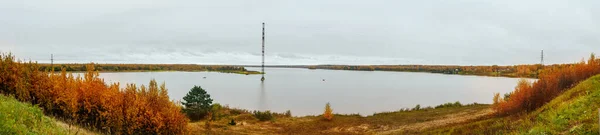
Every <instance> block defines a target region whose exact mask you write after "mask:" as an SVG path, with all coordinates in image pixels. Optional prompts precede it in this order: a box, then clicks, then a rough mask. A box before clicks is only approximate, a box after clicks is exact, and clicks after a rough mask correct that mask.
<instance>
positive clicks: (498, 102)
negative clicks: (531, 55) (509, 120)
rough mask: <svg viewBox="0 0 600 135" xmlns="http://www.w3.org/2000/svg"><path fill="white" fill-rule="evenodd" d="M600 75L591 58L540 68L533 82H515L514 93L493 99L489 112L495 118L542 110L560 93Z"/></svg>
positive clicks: (596, 64)
mask: <svg viewBox="0 0 600 135" xmlns="http://www.w3.org/2000/svg"><path fill="white" fill-rule="evenodd" d="M599 73H600V61H599V60H598V59H596V58H595V56H594V54H592V55H591V56H590V58H589V60H588V61H587V62H586V61H583V60H582V61H581V62H579V63H576V64H563V65H554V66H552V67H549V68H544V69H543V70H542V71H541V73H540V74H539V78H538V80H537V81H535V82H529V81H527V80H525V79H521V80H519V82H518V84H517V86H516V87H515V90H514V91H513V92H511V93H509V94H507V95H505V96H504V98H502V97H500V94H499V93H496V94H495V95H494V99H493V100H494V105H493V109H494V110H496V112H497V114H498V115H509V114H515V113H519V112H523V111H525V112H527V111H533V110H535V109H537V108H538V107H541V106H543V105H544V104H546V103H547V102H549V101H550V100H552V99H554V97H556V96H558V95H560V94H561V93H562V92H563V91H565V90H567V89H569V88H571V87H573V86H575V85H576V84H578V83H579V82H580V81H583V80H585V79H587V78H589V77H591V76H593V75H596V74H599Z"/></svg>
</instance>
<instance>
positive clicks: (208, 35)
mask: <svg viewBox="0 0 600 135" xmlns="http://www.w3.org/2000/svg"><path fill="white" fill-rule="evenodd" d="M599 4H600V2H598V1H594V0H582V1H563V0H543V1H542V0H532V1H520V0H504V1H493V0H454V1H444V0H424V1H391V0H377V1H359V0H343V1H342V0H339V1H338V0H336V1H314V0H306V1H287V0H260V1H244V0H229V1H147V0H131V1H116V0H106V1H76V0H64V1H43V0H33V1H9V0H0V29H1V30H2V31H0V51H11V52H14V53H15V54H16V55H17V56H18V57H20V58H24V59H33V60H38V61H47V59H48V56H49V54H51V53H52V54H56V55H57V56H65V57H69V60H70V61H72V62H89V61H106V62H129V61H130V62H135V63H156V62H159V63H206V64H215V63H221V64H259V63H260V42H261V41H260V33H261V32H260V29H261V28H260V23H261V22H266V23H267V28H266V29H267V42H266V46H267V48H266V50H267V60H268V64H307V63H310V64H313V63H314V64H411V63H416V64H419V63H420V64H461V65H481V64H500V65H506V64H523V63H537V62H539V51H540V50H542V49H543V50H545V52H547V57H546V58H547V59H546V63H566V62H575V61H578V60H579V59H581V58H582V57H587V56H588V55H589V53H591V52H597V51H598V50H600V45H599V44H600V39H598V38H596V37H599V36H600V31H599V30H600V29H599V28H600V27H599V24H598V23H597V22H598V17H599V14H598V13H600V9H597V8H595V7H594V6H595V5H599Z"/></svg>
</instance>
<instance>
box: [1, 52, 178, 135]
mask: <svg viewBox="0 0 600 135" xmlns="http://www.w3.org/2000/svg"><path fill="white" fill-rule="evenodd" d="M39 69H40V67H39V66H38V65H37V63H32V62H28V63H23V62H20V61H17V62H15V60H14V56H12V54H2V55H0V93H2V94H6V95H14V96H15V97H16V98H17V99H19V100H21V101H26V102H31V103H32V104H38V105H39V106H40V107H42V108H44V111H45V113H47V114H51V115H54V116H58V117H62V118H64V119H67V120H69V121H72V122H76V123H79V124H81V125H84V126H90V127H93V128H96V129H98V130H100V131H104V132H107V133H111V134H183V133H184V132H185V129H186V125H187V123H188V119H187V117H185V115H184V114H183V113H182V112H181V107H180V106H179V105H178V104H175V103H173V102H172V101H170V100H169V96H168V95H167V89H166V87H165V85H164V83H163V84H162V85H161V86H158V84H157V83H156V81H155V80H151V81H150V84H149V85H148V87H145V86H143V85H142V86H141V87H139V88H138V87H136V85H134V84H127V87H126V88H125V89H120V87H119V86H120V84H118V83H114V84H106V83H105V82H104V80H103V79H101V78H98V76H99V73H98V72H97V71H95V70H94V69H95V67H94V65H93V63H92V64H89V65H87V66H86V67H85V69H87V72H86V73H85V74H84V76H83V77H80V76H78V77H74V76H73V75H72V74H70V73H66V69H65V68H62V71H61V72H60V73H54V71H52V70H51V71H50V72H49V71H39Z"/></svg>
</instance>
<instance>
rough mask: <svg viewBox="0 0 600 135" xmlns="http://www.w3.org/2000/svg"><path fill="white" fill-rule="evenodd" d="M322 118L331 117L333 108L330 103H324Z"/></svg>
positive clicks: (328, 118)
mask: <svg viewBox="0 0 600 135" xmlns="http://www.w3.org/2000/svg"><path fill="white" fill-rule="evenodd" d="M323 118H325V120H329V121H330V120H332V119H333V110H332V109H331V105H329V103H327V104H325V112H324V113H323Z"/></svg>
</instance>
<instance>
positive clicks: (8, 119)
mask: <svg viewBox="0 0 600 135" xmlns="http://www.w3.org/2000/svg"><path fill="white" fill-rule="evenodd" d="M61 124H62V125H61ZM63 125H66V124H64V123H62V122H60V121H57V120H54V119H52V118H50V117H48V116H45V115H44V113H43V112H42V109H40V108H39V107H37V106H32V105H31V104H29V103H23V102H19V101H17V100H16V99H15V98H12V97H9V96H4V95H1V94H0V134H2V135H14V134H18V135H21V134H26V135H31V134H33V135H35V134H50V135H67V134H94V133H92V132H89V131H86V130H83V129H79V128H77V127H75V126H68V125H66V126H63ZM67 127H68V128H67Z"/></svg>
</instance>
